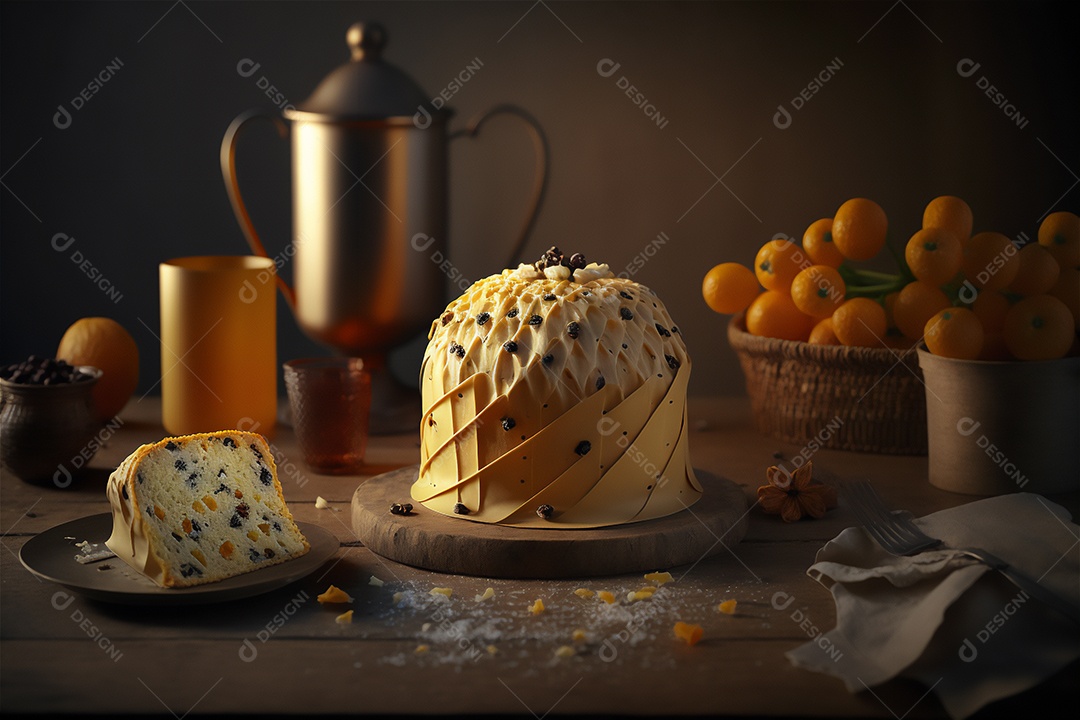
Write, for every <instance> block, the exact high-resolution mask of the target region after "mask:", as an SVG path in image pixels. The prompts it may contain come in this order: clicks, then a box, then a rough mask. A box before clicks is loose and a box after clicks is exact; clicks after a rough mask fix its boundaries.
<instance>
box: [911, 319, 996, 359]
mask: <svg viewBox="0 0 1080 720" xmlns="http://www.w3.org/2000/svg"><path fill="white" fill-rule="evenodd" d="M923 339H924V340H925V341H926V347H927V349H928V350H930V352H932V353H934V354H935V355H940V356H942V357H947V358H956V359H957V360H974V359H975V358H977V357H979V354H980V353H981V352H982V348H983V326H982V322H981V321H980V320H979V316H978V315H976V314H975V313H974V312H973V311H971V310H968V309H967V308H955V307H951V308H945V309H944V310H942V311H940V312H939V313H937V314H936V315H934V317H932V318H930V319H929V320H927V321H926V327H925V328H924V330H923Z"/></svg>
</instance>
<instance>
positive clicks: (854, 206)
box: [832, 198, 888, 260]
mask: <svg viewBox="0 0 1080 720" xmlns="http://www.w3.org/2000/svg"><path fill="white" fill-rule="evenodd" d="M887 229H888V219H887V218H886V217H885V211H884V210H882V209H881V206H880V205H878V204H877V203H876V202H874V201H873V200H867V199H866V198H852V199H851V200H848V201H847V202H845V203H844V204H843V205H841V206H840V208H839V209H838V210H837V211H836V215H834V216H833V224H832V239H833V243H835V245H836V249H837V250H839V251H840V254H841V255H843V256H844V257H846V258H848V259H850V260H869V259H870V258H872V257H874V256H875V255H877V254H878V253H879V252H881V248H883V247H885V233H886V230H887Z"/></svg>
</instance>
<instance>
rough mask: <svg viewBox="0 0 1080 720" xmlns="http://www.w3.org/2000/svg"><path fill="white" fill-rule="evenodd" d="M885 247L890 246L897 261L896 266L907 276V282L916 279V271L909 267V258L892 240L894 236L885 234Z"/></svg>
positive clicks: (890, 251)
mask: <svg viewBox="0 0 1080 720" xmlns="http://www.w3.org/2000/svg"><path fill="white" fill-rule="evenodd" d="M885 247H886V248H888V250H889V254H890V255H892V257H893V260H894V261H895V262H896V267H897V268H899V269H900V274H901V275H902V276H903V277H905V278H907V282H912V281H914V280H915V273H913V272H911V268H910V267H908V264H907V260H906V259H905V258H904V253H903V252H901V251H900V250H898V249H897V248H896V245H894V244H893V242H892V236H891V235H889V234H886V236H885ZM904 284H905V285H906V284H907V283H904Z"/></svg>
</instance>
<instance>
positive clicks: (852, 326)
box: [832, 298, 887, 347]
mask: <svg viewBox="0 0 1080 720" xmlns="http://www.w3.org/2000/svg"><path fill="white" fill-rule="evenodd" d="M832 326H833V331H834V332H835V333H836V337H837V338H838V339H839V340H840V342H841V343H843V344H844V345H848V346H858V347H881V346H882V344H883V343H884V338H885V332H886V330H887V327H886V322H885V308H883V307H882V306H881V305H879V304H878V303H876V302H874V301H873V300H871V299H870V298H852V299H850V300H848V301H847V302H845V303H844V304H843V305H841V306H840V307H838V308H837V309H836V312H835V313H833V316H832Z"/></svg>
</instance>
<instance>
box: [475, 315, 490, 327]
mask: <svg viewBox="0 0 1080 720" xmlns="http://www.w3.org/2000/svg"><path fill="white" fill-rule="evenodd" d="M490 319H491V313H486V312H482V313H480V314H479V315H477V316H476V324H477V325H483V324H485V323H486V322H487V321H488V320H490Z"/></svg>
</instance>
